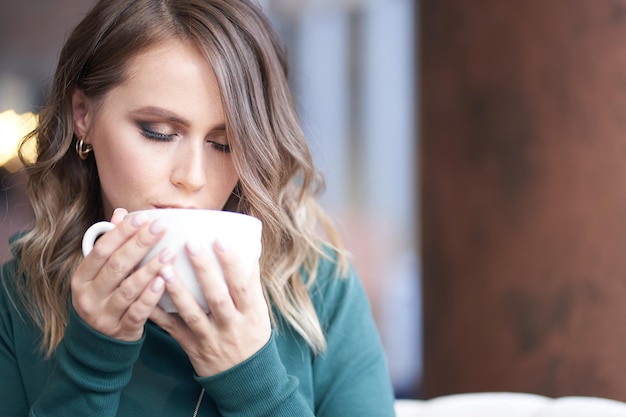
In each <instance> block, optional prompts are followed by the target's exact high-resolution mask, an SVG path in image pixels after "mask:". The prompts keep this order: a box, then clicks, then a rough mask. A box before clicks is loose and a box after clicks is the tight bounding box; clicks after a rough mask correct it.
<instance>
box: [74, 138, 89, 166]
mask: <svg viewBox="0 0 626 417" xmlns="http://www.w3.org/2000/svg"><path fill="white" fill-rule="evenodd" d="M91 151H93V147H92V146H91V145H90V144H88V143H85V142H84V141H83V140H82V139H78V140H77V141H76V153H77V154H78V157H79V158H80V159H82V160H83V161H84V160H85V159H87V156H88V155H89V153H90V152H91Z"/></svg>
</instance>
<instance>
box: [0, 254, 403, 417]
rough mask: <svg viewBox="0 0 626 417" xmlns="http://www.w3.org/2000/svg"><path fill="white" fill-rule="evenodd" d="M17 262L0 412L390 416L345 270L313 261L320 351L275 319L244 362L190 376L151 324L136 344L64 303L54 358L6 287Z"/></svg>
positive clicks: (4, 313) (389, 399)
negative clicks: (338, 272)
mask: <svg viewBox="0 0 626 417" xmlns="http://www.w3.org/2000/svg"><path fill="white" fill-rule="evenodd" d="M16 266H17V261H16V260H15V259H14V260H12V261H10V262H8V263H6V264H4V265H3V266H2V270H1V271H0V278H1V279H2V283H3V285H1V286H0V416H2V417H25V416H37V417H44V416H45V417H51V416H59V417H82V416H90V417H91V416H98V417H105V416H129V417H130V416H132V417H142V416H145V417H156V416H167V417H179V416H180V417H191V416H192V414H193V412H194V409H195V406H196V403H197V401H198V397H199V395H200V392H201V390H202V388H204V389H205V390H206V394H205V395H204V396H203V398H202V402H201V405H200V411H199V413H198V416H224V417H226V416H275V417H280V416H285V417H299V416H327V417H350V416H359V417H367V416H372V417H374V416H375V417H385V416H393V415H394V411H393V400H394V398H393V393H392V388H391V383H390V379H389V375H388V372H387V367H386V363H385V358H384V354H383V350H382V348H381V343H380V339H379V336H378V333H377V330H376V327H375V325H374V321H373V319H372V314H371V311H370V307H369V304H368V300H367V297H366V295H365V293H364V291H363V288H362V286H361V284H360V283H359V280H358V278H357V277H356V275H355V274H354V271H353V270H351V272H350V274H349V276H348V277H347V278H346V279H343V278H336V277H335V268H334V263H332V262H330V261H323V262H322V264H321V265H320V270H319V273H318V281H317V283H316V284H315V285H314V287H313V288H312V289H311V290H310V294H311V297H312V300H313V303H314V305H315V308H316V310H317V313H318V315H319V317H320V320H321V323H322V326H323V329H324V330H325V332H326V337H327V343H328V349H327V350H326V351H325V352H324V353H323V354H320V355H317V356H316V355H314V354H313V353H312V351H311V349H310V348H309V346H308V345H307V344H306V343H305V342H304V340H303V339H302V338H301V337H300V336H298V335H297V333H296V332H295V331H293V329H291V328H290V327H289V326H288V325H287V324H286V322H284V321H282V320H281V319H280V318H279V320H278V325H277V326H276V329H275V330H274V332H273V335H272V338H271V339H270V341H269V342H268V343H267V344H266V345H265V346H264V347H263V348H262V349H261V350H260V351H259V352H257V353H256V354H255V355H254V356H252V357H251V358H249V359H248V360H247V361H245V362H243V363H241V364H239V365H237V366H235V367H234V368H231V369H230V370H227V371H225V372H223V373H221V374H218V375H215V376H212V377H209V378H199V377H197V376H196V375H195V374H194V371H193V368H192V367H191V364H190V363H189V360H188V359H187V356H186V354H185V353H184V351H183V350H182V349H181V348H180V346H179V345H178V343H177V342H176V341H175V340H174V339H172V338H171V337H170V336H169V335H168V334H167V333H166V332H164V331H163V330H161V329H160V328H159V327H158V326H156V325H155V324H154V323H152V322H148V324H147V325H146V328H145V332H144V336H143V338H142V339H141V340H140V341H138V342H132V343H129V342H122V341H119V340H115V339H112V338H110V337H107V336H105V335H103V334H100V333H98V332H96V331H95V330H93V329H92V328H90V327H89V326H88V325H87V324H86V323H85V322H83V321H82V320H81V319H80V318H79V317H78V315H77V314H76V313H75V312H74V311H73V310H72V309H71V307H70V318H69V323H68V325H67V328H66V331H65V337H64V338H63V340H62V341H61V343H60V344H59V346H58V348H57V350H56V352H55V354H54V356H53V357H52V358H50V359H46V358H45V357H44V356H43V355H42V353H41V351H40V341H41V332H40V330H39V329H38V328H37V327H36V326H35V324H34V323H33V322H31V321H30V319H29V317H28V315H27V314H26V313H25V312H24V311H23V308H20V304H19V302H18V299H17V297H16V294H15V281H16V280H17V279H18V278H17V277H16Z"/></svg>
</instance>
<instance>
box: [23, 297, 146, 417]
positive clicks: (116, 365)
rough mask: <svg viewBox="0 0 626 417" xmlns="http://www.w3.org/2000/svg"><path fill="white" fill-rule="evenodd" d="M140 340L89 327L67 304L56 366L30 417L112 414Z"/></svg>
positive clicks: (114, 412) (136, 353) (129, 372)
mask: <svg viewBox="0 0 626 417" xmlns="http://www.w3.org/2000/svg"><path fill="white" fill-rule="evenodd" d="M142 342H143V339H142V340H139V341H137V342H123V341H119V340H116V339H113V338H110V337H108V336H105V335H103V334H101V333H99V332H97V331H95V330H93V329H92V328H91V327H89V326H88V325H87V324H86V323H85V322H84V321H83V320H82V319H81V318H80V317H79V316H78V314H77V313H76V312H75V311H74V309H73V308H72V307H71V306H70V317H69V322H68V326H67V328H66V331H65V336H64V338H63V340H62V341H61V343H60V344H59V346H58V348H57V351H56V358H55V361H54V363H55V365H54V367H53V369H52V373H51V375H50V378H49V380H48V383H47V384H46V386H45V387H44V390H43V392H42V393H41V396H40V397H39V398H38V399H37V402H36V403H35V404H34V405H33V407H32V409H31V410H30V416H31V417H53V416H54V417H56V416H59V417H61V416H63V417H67V416H76V417H78V416H101V417H106V416H115V415H116V414H117V410H118V406H119V401H120V396H121V391H122V388H124V387H125V386H126V384H127V383H128V381H129V380H130V377H131V374H132V369H133V365H134V363H135V362H136V360H137V358H138V356H139V352H140V350H141V345H142Z"/></svg>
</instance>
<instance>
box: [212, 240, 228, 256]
mask: <svg viewBox="0 0 626 417" xmlns="http://www.w3.org/2000/svg"><path fill="white" fill-rule="evenodd" d="M215 249H217V250H218V251H220V252H222V253H226V252H228V251H229V250H230V242H228V241H227V240H224V239H217V240H216V241H215Z"/></svg>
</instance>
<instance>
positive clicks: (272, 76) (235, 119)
mask: <svg viewBox="0 0 626 417" xmlns="http://www.w3.org/2000/svg"><path fill="white" fill-rule="evenodd" d="M173 38H174V39H180V40H184V41H190V42H191V43H193V44H194V45H195V46H196V47H198V48H199V50H200V51H202V53H204V54H205V55H206V58H207V60H208V62H209V63H210V64H211V66H212V67H213V70H214V72H215V75H216V77H217V80H218V83H219V87H220V92H221V96H222V105H223V108H224V113H225V118H226V135H227V139H228V143H229V144H230V147H231V155H232V158H233V161H234V164H235V167H236V170H237V172H238V175H239V179H240V180H239V183H238V184H237V186H236V188H235V190H234V191H233V193H232V195H231V196H230V198H229V200H228V202H227V203H226V206H225V207H224V209H225V210H230V211H237V212H242V213H247V214H250V215H252V216H255V217H257V218H259V219H261V221H262V222H263V237H262V244H263V254H262V257H261V261H260V262H261V280H262V283H263V288H264V291H265V295H266V298H267V299H268V300H269V302H270V303H271V305H272V306H273V307H274V308H275V309H276V310H277V311H278V312H279V314H280V315H281V316H283V317H284V319H285V320H286V321H287V322H288V323H289V324H290V325H291V326H292V327H293V328H294V329H295V330H296V331H297V332H298V333H299V334H300V335H301V336H302V337H303V338H304V339H305V340H306V341H307V342H308V343H309V345H310V346H311V347H312V349H313V350H314V351H315V352H320V351H323V350H324V349H325V337H324V334H323V331H322V328H321V325H320V322H319V320H318V317H317V315H316V312H315V309H314V307H313V304H312V302H311V299H310V297H309V294H308V288H309V287H310V286H311V285H312V284H313V282H314V281H315V279H316V274H315V271H316V269H317V266H318V262H319V260H320V257H324V256H328V249H329V248H330V249H331V250H333V251H335V252H336V256H338V262H339V268H338V269H337V271H338V272H339V273H342V274H343V273H345V272H346V268H347V261H346V254H345V251H344V249H343V247H342V245H341V243H340V242H339V239H338V236H337V233H336V231H335V230H334V229H333V227H332V225H331V224H330V222H329V221H328V218H327V217H326V215H325V214H324V212H323V211H322V210H321V208H320V207H319V206H318V205H317V203H316V201H315V197H316V195H317V194H318V193H319V192H321V191H322V188H323V179H322V178H321V175H320V174H319V172H318V171H317V170H316V168H315V167H314V165H313V161H312V158H311V155H310V152H309V149H308V147H307V144H306V141H305V138H304V135H303V133H302V130H301V127H300V124H299V122H298V117H297V114H296V111H295V107H294V103H293V100H292V97H291V95H290V91H289V87H288V81H287V62H286V58H285V53H284V49H283V47H282V45H281V43H280V41H279V38H278V36H277V34H276V33H275V32H274V30H273V29H272V27H271V25H270V24H269V22H268V21H267V19H266V18H265V17H264V16H263V14H262V13H261V11H260V10H259V8H258V7H257V6H255V5H254V4H252V3H250V2H249V1H248V0H102V1H99V2H98V3H97V4H96V5H95V6H94V8H93V9H92V10H91V11H90V12H89V14H87V16H86V17H85V18H84V19H83V20H82V22H81V23H80V24H79V25H78V26H77V27H76V28H75V29H74V31H73V32H72V33H71V36H70V37H69V38H68V40H67V42H66V43H65V46H64V48H63V50H62V51H61V54H60V58H59V63H58V67H57V71H56V73H55V76H54V82H53V85H52V91H51V95H50V98H49V100H48V103H47V105H46V106H45V107H44V108H43V109H42V110H41V112H40V114H39V126H38V128H37V129H36V130H35V131H34V132H33V133H32V134H31V135H30V136H29V137H27V138H26V140H27V141H28V140H35V141H36V144H37V151H38V156H37V159H36V161H35V162H31V163H29V162H28V161H26V160H25V159H26V158H23V157H22V160H23V162H24V164H25V166H26V171H27V173H28V194H29V197H30V200H31V202H32V205H33V209H34V213H35V225H34V227H33V228H32V229H31V230H30V231H29V232H28V233H26V234H25V235H24V236H23V237H21V239H19V240H18V241H17V242H16V246H17V249H18V251H19V253H20V257H21V258H20V259H21V261H20V268H21V272H24V273H25V274H24V275H25V278H24V280H23V281H22V280H20V282H21V286H20V297H21V298H22V300H23V301H24V304H25V305H26V306H27V308H28V309H29V314H30V315H31V316H32V317H33V319H35V321H36V322H37V323H38V324H39V325H40V327H41V329H42V332H43V341H42V347H43V349H44V350H45V351H46V353H47V354H48V355H50V354H51V353H52V352H53V351H54V349H55V348H56V346H57V345H58V343H59V342H60V340H61V339H62V337H63V334H64V329H65V326H66V324H67V319H68V304H67V303H68V298H69V295H70V277H71V275H72V273H73V272H74V270H75V269H76V267H77V265H78V263H79V262H80V261H81V259H82V254H81V250H80V241H81V239H82V235H83V233H84V231H85V230H86V229H87V227H89V225H91V224H92V223H94V222H95V221H97V220H100V219H102V218H103V217H104V213H103V208H102V196H101V190H100V185H99V180H98V174H97V169H96V165H95V160H94V158H93V156H89V157H88V158H87V160H84V161H83V160H81V159H80V158H79V157H78V155H77V154H76V152H75V151H74V149H75V145H76V140H77V138H76V136H75V135H74V133H73V120H72V117H73V116H72V94H73V92H74V90H75V89H80V90H82V91H83V92H84V93H85V94H86V96H88V97H90V98H92V99H94V100H98V99H101V98H102V97H104V95H106V93H107V92H108V91H110V90H111V89H112V88H113V87H115V86H116V85H118V84H120V83H121V82H123V81H124V79H125V77H126V73H127V65H128V63H129V60H130V59H131V58H132V57H134V56H136V55H137V54H138V53H140V52H142V51H144V50H145V49H146V48H149V47H151V46H153V45H155V44H157V43H159V42H163V41H165V40H168V39H173ZM320 226H321V229H320ZM303 274H304V275H303ZM305 276H306V277H307V278H306V279H305ZM272 317H273V316H272ZM273 319H275V318H274V317H273ZM274 322H276V321H275V320H274Z"/></svg>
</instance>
